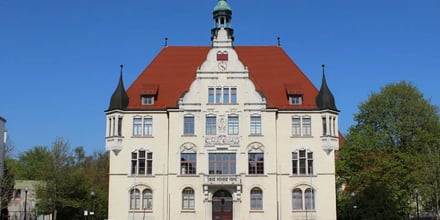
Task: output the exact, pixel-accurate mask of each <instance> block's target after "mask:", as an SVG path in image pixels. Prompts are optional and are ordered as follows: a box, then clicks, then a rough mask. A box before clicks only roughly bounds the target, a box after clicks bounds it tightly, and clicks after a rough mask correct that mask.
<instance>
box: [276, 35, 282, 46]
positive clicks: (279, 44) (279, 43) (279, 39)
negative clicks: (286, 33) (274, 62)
mask: <svg viewBox="0 0 440 220" xmlns="http://www.w3.org/2000/svg"><path fill="white" fill-rule="evenodd" d="M277 40H278V46H279V47H281V38H280V37H277Z"/></svg>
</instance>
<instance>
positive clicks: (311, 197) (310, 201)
mask: <svg viewBox="0 0 440 220" xmlns="http://www.w3.org/2000/svg"><path fill="white" fill-rule="evenodd" d="M304 205H305V207H306V210H314V209H315V191H314V190H313V189H311V188H308V189H306V191H305V193H304Z"/></svg>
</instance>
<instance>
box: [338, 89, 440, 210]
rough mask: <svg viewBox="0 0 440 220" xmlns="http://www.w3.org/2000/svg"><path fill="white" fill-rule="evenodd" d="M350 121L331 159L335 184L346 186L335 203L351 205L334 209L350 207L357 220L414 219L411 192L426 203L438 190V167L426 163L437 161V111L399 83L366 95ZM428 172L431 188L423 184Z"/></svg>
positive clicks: (439, 133) (439, 123) (439, 130)
mask: <svg viewBox="0 0 440 220" xmlns="http://www.w3.org/2000/svg"><path fill="white" fill-rule="evenodd" d="M354 120H355V121H356V124H355V125H353V126H351V127H350V129H349V133H348V135H347V136H346V141H345V143H344V145H343V146H342V147H341V150H340V151H339V160H338V161H337V174H338V178H339V181H340V182H342V183H344V184H346V186H347V187H346V191H345V192H342V193H339V194H338V195H339V197H340V198H338V200H339V201H340V202H341V204H346V203H350V204H352V205H349V206H347V205H346V206H342V205H341V206H339V207H340V208H343V207H352V206H356V210H355V212H356V214H357V216H358V219H404V218H405V217H407V216H408V215H411V214H413V215H414V211H415V208H414V207H413V204H414V199H415V197H414V193H413V192H414V189H416V188H418V189H420V190H421V194H423V195H425V196H422V197H421V199H423V200H426V201H432V195H434V194H433V193H434V192H435V193H437V190H434V189H435V188H436V187H437V188H438V186H439V185H438V181H437V180H438V177H439V175H438V173H439V172H438V171H439V167H440V166H437V167H436V166H432V164H431V163H433V162H434V161H435V160H436V159H438V158H439V145H438V143H439V140H438V136H439V135H440V119H439V115H438V108H437V107H436V106H433V105H431V104H430V102H429V100H426V99H425V98H424V97H423V94H422V93H421V92H420V91H418V89H417V88H416V87H415V86H413V85H411V84H410V83H407V82H400V83H396V84H389V85H387V86H385V87H383V88H382V89H381V91H380V92H379V93H376V94H372V95H370V97H369V99H368V100H367V101H366V102H364V103H361V105H360V106H359V113H357V114H356V115H355V116H354ZM428 157H429V158H428ZM431 157H433V158H431ZM435 163H436V164H438V163H439V162H438V160H437V161H435ZM428 174H429V175H430V178H429V179H430V181H431V183H432V182H435V183H436V184H437V185H436V186H435V187H433V186H432V185H428V181H427V180H426V179H425V178H426V177H425V176H426V175H428ZM435 174H437V176H435ZM436 178H437V179H436ZM436 181H437V182H436ZM352 195H354V196H352ZM428 195H429V196H428ZM437 195H438V193H437ZM436 201H437V203H438V199H437V200H436ZM434 202H435V201H434ZM425 204H426V205H428V203H427V202H425ZM424 208H425V209H432V207H427V206H425V207H424ZM338 212H339V213H346V212H347V210H338ZM342 217H343V216H341V219H343V218H342Z"/></svg>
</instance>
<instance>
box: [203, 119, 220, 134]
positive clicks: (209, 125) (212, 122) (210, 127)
mask: <svg viewBox="0 0 440 220" xmlns="http://www.w3.org/2000/svg"><path fill="white" fill-rule="evenodd" d="M216 129H217V118H216V117H215V116H207V117H206V134H207V135H216V134H217V130H216Z"/></svg>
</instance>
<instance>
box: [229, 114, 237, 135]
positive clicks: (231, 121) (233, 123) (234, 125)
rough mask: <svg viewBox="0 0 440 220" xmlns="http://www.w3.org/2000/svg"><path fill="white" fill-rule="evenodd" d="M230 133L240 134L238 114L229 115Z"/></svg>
mask: <svg viewBox="0 0 440 220" xmlns="http://www.w3.org/2000/svg"><path fill="white" fill-rule="evenodd" d="M228 134H230V135H237V134H238V116H229V117H228Z"/></svg>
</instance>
